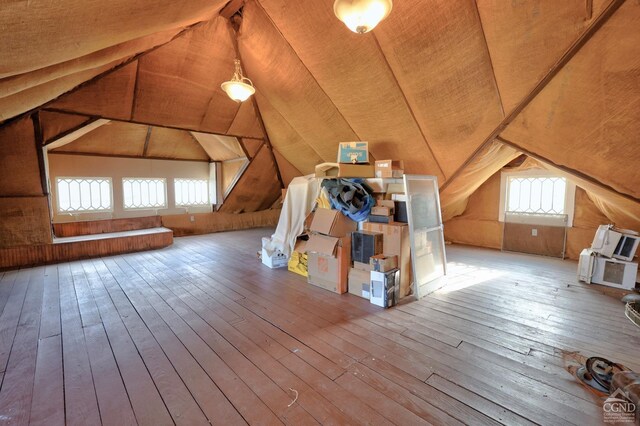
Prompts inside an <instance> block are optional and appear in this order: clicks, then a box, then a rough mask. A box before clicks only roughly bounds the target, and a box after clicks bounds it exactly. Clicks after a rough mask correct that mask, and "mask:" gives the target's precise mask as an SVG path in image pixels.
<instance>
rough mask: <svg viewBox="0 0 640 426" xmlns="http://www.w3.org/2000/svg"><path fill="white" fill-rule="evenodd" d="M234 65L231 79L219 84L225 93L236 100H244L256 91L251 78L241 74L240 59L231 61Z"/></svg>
mask: <svg viewBox="0 0 640 426" xmlns="http://www.w3.org/2000/svg"><path fill="white" fill-rule="evenodd" d="M233 63H234V65H235V71H234V72H233V77H231V80H229V81H225V82H224V83H222V84H221V85H220V87H221V88H222V90H224V91H225V92H226V93H227V95H228V96H229V97H230V98H231V99H233V100H234V101H236V102H244V101H246V100H247V99H249V97H250V96H251V95H253V94H254V93H256V89H255V87H253V83H252V82H251V80H249V79H248V78H246V77H245V76H244V75H242V67H241V66H240V59H235V60H234V61H233Z"/></svg>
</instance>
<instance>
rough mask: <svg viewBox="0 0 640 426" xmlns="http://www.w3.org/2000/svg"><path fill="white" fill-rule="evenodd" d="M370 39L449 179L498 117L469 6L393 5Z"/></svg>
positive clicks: (456, 2) (424, 1)
mask: <svg viewBox="0 0 640 426" xmlns="http://www.w3.org/2000/svg"><path fill="white" fill-rule="evenodd" d="M408 16H412V17H413V18H412V19H407V17H408ZM463 34H464V36H463ZM375 37H376V38H377V39H378V40H379V42H380V46H381V48H382V51H383V53H384V55H385V57H386V59H387V60H388V61H389V65H390V66H391V69H392V70H393V73H394V75H395V76H396V78H397V79H398V83H399V85H400V88H401V89H402V91H403V92H404V94H405V95H406V97H407V100H408V102H409V105H410V106H411V108H412V110H413V112H414V113H415V115H416V118H417V121H418V124H419V125H420V128H421V129H422V131H423V132H424V135H425V137H426V139H427V142H428V143H429V145H430V146H431V148H432V150H433V153H434V155H435V156H436V158H437V159H438V163H439V164H440V166H441V167H442V169H443V170H444V173H445V174H446V175H447V176H451V174H453V173H454V172H455V171H456V170H457V169H458V167H460V166H461V165H462V163H463V162H464V161H465V160H466V159H467V158H469V156H470V155H471V153H472V152H473V151H474V150H475V149H476V148H477V147H478V146H479V145H480V144H481V143H482V142H483V141H484V140H485V139H486V137H487V136H488V135H489V133H491V131H492V130H493V129H495V127H496V126H497V124H498V123H499V122H500V121H501V120H502V118H503V113H502V106H501V104H500V97H499V94H498V89H497V86H496V84H495V80H494V76H493V71H492V68H491V58H490V57H489V53H488V51H487V47H486V44H485V41H484V36H483V33H482V26H481V24H480V19H479V17H478V12H477V9H476V4H475V1H474V0H450V1H446V2H445V1H440V2H434V1H432V0H419V1H412V2H406V1H400V2H396V3H394V6H393V13H391V15H389V17H388V18H387V19H386V20H385V21H384V22H383V23H382V24H380V26H379V27H377V28H376V30H375ZM382 104H383V105H384V103H382ZM405 161H406V159H405Z"/></svg>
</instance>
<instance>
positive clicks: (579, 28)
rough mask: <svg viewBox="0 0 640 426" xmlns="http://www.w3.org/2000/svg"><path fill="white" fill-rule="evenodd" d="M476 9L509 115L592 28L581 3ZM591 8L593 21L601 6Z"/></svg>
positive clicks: (493, 4) (482, 3) (484, 4)
mask: <svg viewBox="0 0 640 426" xmlns="http://www.w3.org/2000/svg"><path fill="white" fill-rule="evenodd" d="M477 3H478V10H479V13H480V17H481V20H482V27H483V29H484V33H485V37H486V39H487V44H488V46H489V51H490V53H491V59H492V62H493V69H494V71H495V75H496V79H497V82H498V86H499V88H500V95H501V97H502V102H503V104H504V109H505V111H506V112H507V113H508V112H509V111H511V110H512V109H513V108H514V107H515V106H516V105H517V104H518V103H519V102H520V101H521V100H522V98H523V97H524V96H525V95H526V94H527V93H529V92H530V91H531V89H533V87H534V86H535V84H536V83H537V82H538V80H540V79H541V78H542V77H543V76H544V74H545V73H546V72H547V71H548V70H549V69H550V68H551V66H552V65H553V64H554V63H555V62H556V61H557V60H558V59H559V58H560V56H561V55H562V54H563V53H564V52H565V51H566V50H567V49H568V48H569V46H570V45H571V43H572V42H573V41H574V40H575V39H576V38H578V36H579V35H580V34H581V33H582V32H583V31H584V29H585V28H586V27H587V26H588V25H589V23H590V22H591V20H588V19H587V7H586V4H585V1H584V0H565V1H535V2H534V1H514V2H504V1H499V0H477ZM586 3H588V2H586ZM594 3H595V7H594V11H593V17H595V16H597V13H598V12H600V11H601V8H602V4H601V3H603V2H598V1H596V2H594Z"/></svg>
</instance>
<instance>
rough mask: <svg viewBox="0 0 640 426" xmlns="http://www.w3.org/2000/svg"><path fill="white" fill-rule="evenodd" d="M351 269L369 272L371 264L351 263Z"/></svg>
mask: <svg viewBox="0 0 640 426" xmlns="http://www.w3.org/2000/svg"><path fill="white" fill-rule="evenodd" d="M353 269H357V270H359V271H367V272H371V264H370V263H362V262H353Z"/></svg>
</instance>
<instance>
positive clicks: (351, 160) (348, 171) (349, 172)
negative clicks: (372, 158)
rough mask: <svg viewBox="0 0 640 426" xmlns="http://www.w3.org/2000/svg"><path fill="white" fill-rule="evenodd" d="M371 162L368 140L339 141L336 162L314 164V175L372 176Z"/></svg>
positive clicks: (373, 170) (341, 176)
mask: <svg viewBox="0 0 640 426" xmlns="http://www.w3.org/2000/svg"><path fill="white" fill-rule="evenodd" d="M374 175H375V168H374V166H373V164H369V143H368V142H341V143H340V145H339V147H338V161H337V163H322V164H318V165H317V166H316V177H340V178H372V177H374Z"/></svg>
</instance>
